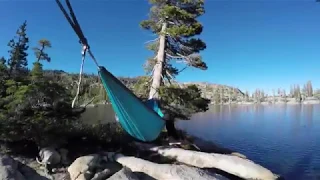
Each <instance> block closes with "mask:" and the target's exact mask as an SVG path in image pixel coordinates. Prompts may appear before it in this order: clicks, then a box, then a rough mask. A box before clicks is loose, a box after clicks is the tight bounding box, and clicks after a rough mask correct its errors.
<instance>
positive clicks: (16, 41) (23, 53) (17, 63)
mask: <svg viewBox="0 0 320 180" xmlns="http://www.w3.org/2000/svg"><path fill="white" fill-rule="evenodd" d="M26 31H27V22H26V21H25V22H23V24H22V25H21V26H20V27H19V29H18V30H17V31H16V36H15V37H14V38H13V39H11V40H10V41H9V43H8V46H9V47H10V50H9V51H8V52H9V56H10V57H9V59H8V67H9V76H10V77H11V76H12V77H14V78H15V80H18V79H16V78H17V77H19V76H20V75H22V74H23V75H26V72H27V65H28V60H27V56H28V53H27V50H28V49H29V46H28V43H29V38H28V37H27V34H26ZM20 77H21V76H20ZM18 81H19V80H18Z"/></svg>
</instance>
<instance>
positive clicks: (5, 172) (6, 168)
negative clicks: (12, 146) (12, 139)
mask: <svg viewBox="0 0 320 180" xmlns="http://www.w3.org/2000/svg"><path fill="white" fill-rule="evenodd" d="M0 180H26V179H25V178H24V176H23V175H22V174H21V173H20V172H19V170H18V162H17V161H15V160H14V159H13V158H11V157H10V156H8V155H0Z"/></svg>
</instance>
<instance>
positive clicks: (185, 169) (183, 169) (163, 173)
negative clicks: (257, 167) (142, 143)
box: [109, 154, 227, 180]
mask: <svg viewBox="0 0 320 180" xmlns="http://www.w3.org/2000/svg"><path fill="white" fill-rule="evenodd" d="M109 158H110V156H109ZM113 159H114V160H115V161H117V162H118V163H120V164H121V165H122V166H124V167H127V168H129V169H130V170H131V171H132V172H142V173H145V174H147V175H148V176H150V177H152V178H154V179H158V180H167V179H174V180H185V179H197V180H227V178H225V177H223V176H221V175H218V174H213V173H207V172H206V171H204V170H201V169H199V168H194V167H189V166H186V165H172V164H157V163H153V162H150V161H146V160H144V159H140V158H136V157H132V156H124V155H122V154H115V155H113Z"/></svg>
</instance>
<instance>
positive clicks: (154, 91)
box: [149, 22, 167, 100]
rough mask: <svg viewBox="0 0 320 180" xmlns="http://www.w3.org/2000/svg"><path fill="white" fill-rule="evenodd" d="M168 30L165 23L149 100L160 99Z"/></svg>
mask: <svg viewBox="0 0 320 180" xmlns="http://www.w3.org/2000/svg"><path fill="white" fill-rule="evenodd" d="M166 28H167V23H166V22H164V23H163V24H162V28H161V34H160V37H159V39H160V40H159V50H158V53H157V63H156V65H155V67H154V72H153V80H152V84H151V89H150V93H149V99H152V98H153V99H155V100H158V99H159V93H158V89H159V87H160V85H161V79H162V71H163V65H164V61H165V44H166V35H165V30H166Z"/></svg>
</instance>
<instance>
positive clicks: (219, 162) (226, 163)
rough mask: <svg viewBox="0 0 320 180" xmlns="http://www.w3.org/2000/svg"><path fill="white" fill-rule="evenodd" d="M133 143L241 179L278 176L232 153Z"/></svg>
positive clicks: (267, 178) (179, 160)
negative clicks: (205, 151)
mask: <svg viewBox="0 0 320 180" xmlns="http://www.w3.org/2000/svg"><path fill="white" fill-rule="evenodd" d="M135 145H136V146H137V147H138V148H139V149H141V150H148V151H153V152H157V153H158V154H160V155H162V156H164V157H167V158H171V159H175V160H176V161H178V162H181V163H184V164H187V165H191V166H195V167H199V168H215V169H220V170H222V171H224V172H227V173H229V174H232V175H235V176H238V177H240V178H243V179H261V180H274V179H278V178H279V176H278V175H276V174H274V173H272V172H271V171H270V170H268V169H266V168H264V167H262V166H261V165H258V164H255V163H254V162H253V161H250V160H248V159H244V158H240V157H238V156H234V155H227V154H217V153H210V154H208V153H204V152H197V151H191V150H184V149H181V148H172V147H163V146H156V145H151V144H145V143H139V142H135Z"/></svg>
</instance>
